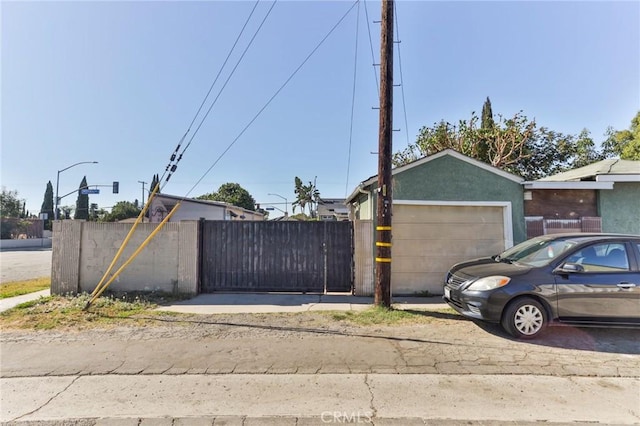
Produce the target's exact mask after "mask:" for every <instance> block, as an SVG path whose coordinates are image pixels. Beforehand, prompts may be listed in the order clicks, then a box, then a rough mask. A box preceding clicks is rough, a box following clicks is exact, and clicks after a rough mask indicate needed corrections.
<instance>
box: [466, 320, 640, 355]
mask: <svg viewBox="0 0 640 426" xmlns="http://www.w3.org/2000/svg"><path fill="white" fill-rule="evenodd" d="M474 323H475V324H476V325H477V326H478V327H480V328H481V329H483V330H484V331H486V332H487V333H490V334H493V335H495V336H499V337H502V338H505V339H509V340H512V341H516V342H521V343H526V344H530V345H536V346H549V347H553V348H561V349H573V350H580V351H591V352H604V353H618V354H627V355H640V329H624V328H595V327H593V328H591V327H573V326H568V325H560V326H552V327H548V328H547V329H546V330H545V331H544V333H543V334H542V335H541V336H540V337H538V338H536V339H531V340H520V339H515V338H513V337H511V336H510V335H509V334H507V332H505V331H504V330H503V329H502V327H500V326H499V325H498V324H490V323H484V322H480V321H474Z"/></svg>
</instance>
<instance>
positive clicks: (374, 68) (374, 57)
mask: <svg viewBox="0 0 640 426" xmlns="http://www.w3.org/2000/svg"><path fill="white" fill-rule="evenodd" d="M363 2H364V15H365V18H366V19H367V31H368V32H369V46H370V47H371V61H372V62H371V65H372V67H373V76H374V79H375V82H376V89H377V91H378V99H380V81H379V80H378V70H377V68H376V55H375V53H374V52H373V39H372V38H371V21H369V11H368V10H367V1H366V0H364V1H363Z"/></svg>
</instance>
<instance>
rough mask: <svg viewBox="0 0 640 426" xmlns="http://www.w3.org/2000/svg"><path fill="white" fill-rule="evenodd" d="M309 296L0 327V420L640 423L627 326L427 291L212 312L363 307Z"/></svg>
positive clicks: (638, 349)
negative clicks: (387, 311) (338, 316)
mask: <svg viewBox="0 0 640 426" xmlns="http://www.w3.org/2000/svg"><path fill="white" fill-rule="evenodd" d="M303 296H304V297H303ZM308 296H309V297H310V296H313V295H280V296H278V295H209V296H208V297H217V300H216V302H213V301H212V300H211V299H207V297H200V298H196V299H197V300H196V299H194V300H192V301H191V302H190V303H187V302H185V303H181V304H180V305H179V306H181V307H179V308H176V306H175V305H174V306H170V307H162V309H163V310H169V311H171V310H174V309H194V312H195V311H199V312H198V313H199V314H202V313H203V312H202V311H201V310H202V309H204V308H203V306H207V305H205V304H204V302H205V301H206V300H209V302H210V305H209V306H210V311H209V313H208V314H205V315H201V316H195V317H194V316H191V317H189V318H191V319H190V323H189V324H184V327H183V328H182V329H180V328H179V327H178V328H177V329H176V328H175V327H170V328H166V329H165V328H163V327H156V328H154V327H150V328H147V329H145V328H141V329H136V330H135V333H132V330H131V329H122V330H120V329H116V330H113V331H112V332H110V333H96V332H95V331H86V332H83V331H76V332H65V333H59V332H46V331H45V332H38V333H35V334H24V335H20V334H17V335H16V334H15V333H8V334H7V333H3V335H2V339H1V340H0V349H1V355H2V358H1V361H2V362H1V363H0V385H1V387H0V397H1V398H0V402H1V404H2V408H1V413H0V420H1V421H2V422H3V423H4V424H7V425H13V424H16V425H19V424H30V425H31V424H39V425H54V424H78V425H80V424H87V425H89V424H91V425H92V424H100V425H139V424H144V425H155V424H159V425H163V424H167V425H176V424H188V425H190V424H193V425H201V424H202V425H204V424H207V425H214V424H215V425H217V424H230V425H280V424H283V425H314V424H318V425H322V424H336V423H363V424H375V425H412V424H420V425H423V424H428V425H457V424H482V425H524V424H572V425H575V424H589V425H593V424H603V425H605V424H606V425H609V424H640V339H639V337H640V332H639V331H638V330H615V329H611V330H605V329H575V328H569V327H562V328H553V329H551V330H550V331H549V333H547V334H546V335H545V336H543V338H542V339H539V340H536V341H533V342H523V341H516V340H513V339H510V338H508V336H506V335H505V334H504V333H503V332H502V331H501V330H500V329H499V328H498V327H495V326H488V325H483V324H476V323H474V322H472V321H468V320H465V319H463V318H462V317H459V316H458V315H455V314H451V313H446V312H442V311H441V307H442V305H441V304H440V303H439V302H438V301H437V299H429V300H424V301H423V302H422V303H419V302H420V300H418V299H410V300H405V301H403V303H399V304H398V305H397V306H399V307H402V306H404V307H405V308H407V309H415V310H416V311H421V312H422V313H423V315H425V316H427V317H429V318H431V319H433V322H430V323H427V324H421V325H416V326H411V327H403V326H393V327H382V326H379V327H378V326H368V327H358V326H353V327H342V328H341V327H326V326H316V325H314V323H313V322H309V323H307V322H301V323H293V324H292V323H286V325H278V322H277V321H275V320H274V321H270V320H269V318H270V317H269V315H268V314H258V315H255V317H253V316H252V317H249V316H245V315H243V314H233V315H232V314H230V313H228V312H226V313H223V312H221V311H219V309H223V310H226V311H229V310H231V307H232V306H233V303H234V302H233V301H234V300H235V301H236V302H238V305H237V306H239V308H238V309H239V311H243V310H244V309H247V306H249V307H253V310H254V311H257V312H269V311H270V310H271V309H273V307H274V306H275V307H278V306H280V308H281V309H283V310H284V311H286V312H291V309H294V308H295V309H298V310H300V311H311V309H312V308H313V307H314V306H316V308H315V309H321V308H318V307H317V305H322V303H323V301H324V302H326V303H329V304H331V305H332V309H333V310H345V311H346V310H353V309H360V308H361V307H363V306H368V305H367V304H366V303H358V301H357V299H356V303H333V302H336V300H337V299H331V298H330V297H326V298H325V299H324V300H321V299H320V298H319V296H313V298H311V299H310V298H309V297H308ZM243 297H245V300H244V302H245V303H244V304H242V303H241V301H242V298H243ZM315 297H318V299H317V302H314V301H313V300H315V299H314V298H315ZM310 300H311V302H310ZM223 301H225V302H224V303H223ZM296 301H297V303H296ZM410 302H414V303H410ZM185 306H186V307H187V308H185ZM189 306H191V308H189ZM354 306H355V307H354ZM194 307H196V308H194ZM216 310H218V311H217V312H218V313H217V314H211V313H210V312H216ZM251 318H254V319H251ZM167 321H170V320H167ZM176 330H177V331H176Z"/></svg>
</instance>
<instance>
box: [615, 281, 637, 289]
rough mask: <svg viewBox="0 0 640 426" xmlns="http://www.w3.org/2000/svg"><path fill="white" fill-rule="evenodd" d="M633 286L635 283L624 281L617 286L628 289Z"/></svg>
mask: <svg viewBox="0 0 640 426" xmlns="http://www.w3.org/2000/svg"><path fill="white" fill-rule="evenodd" d="M635 286H636V285H635V284H634V283H626V282H623V283H620V284H618V288H621V289H623V290H629V289H632V288H635Z"/></svg>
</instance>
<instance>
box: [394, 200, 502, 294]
mask: <svg viewBox="0 0 640 426" xmlns="http://www.w3.org/2000/svg"><path fill="white" fill-rule="evenodd" d="M506 213H508V215H507V214H506ZM505 217H507V218H508V217H510V209H508V208H507V206H505V205H490V206H486V205H405V204H396V203H394V205H393V248H392V258H393V263H392V264H391V286H392V293H393V294H414V293H421V292H424V291H428V292H429V294H442V281H443V278H444V275H445V273H446V271H447V270H448V269H449V267H450V266H451V265H453V264H454V263H457V262H460V261H463V260H468V259H472V258H475V257H482V256H490V255H494V254H496V253H499V252H501V251H502V250H504V249H505V244H507V241H508V236H509V235H510V233H509V232H506V233H505ZM507 225H508V226H510V225H509V224H507Z"/></svg>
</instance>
